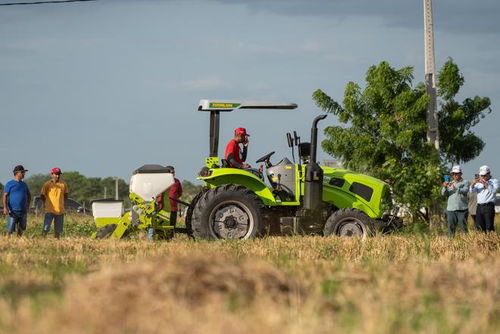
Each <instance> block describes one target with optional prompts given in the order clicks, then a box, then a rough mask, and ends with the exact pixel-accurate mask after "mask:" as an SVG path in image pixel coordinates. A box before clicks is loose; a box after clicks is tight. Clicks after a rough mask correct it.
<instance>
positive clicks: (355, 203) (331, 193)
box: [323, 185, 380, 218]
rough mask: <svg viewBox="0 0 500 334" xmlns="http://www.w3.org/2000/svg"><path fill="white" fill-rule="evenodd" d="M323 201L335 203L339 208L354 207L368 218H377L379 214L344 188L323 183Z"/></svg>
mask: <svg viewBox="0 0 500 334" xmlns="http://www.w3.org/2000/svg"><path fill="white" fill-rule="evenodd" d="M323 202H326V203H328V204H332V205H335V207H337V208H339V209H344V208H354V209H358V210H361V211H363V212H364V213H366V215H368V217H370V218H378V217H379V216H380V214H379V213H378V212H376V211H375V210H373V209H372V208H371V206H370V205H369V203H367V202H366V201H364V200H363V199H361V198H358V197H356V196H354V195H353V194H352V193H349V192H347V191H345V190H342V189H339V188H335V187H329V186H327V185H323Z"/></svg>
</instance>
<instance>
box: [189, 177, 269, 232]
mask: <svg viewBox="0 0 500 334" xmlns="http://www.w3.org/2000/svg"><path fill="white" fill-rule="evenodd" d="M263 210H264V205H263V204H262V202H261V201H260V199H259V198H258V197H257V196H256V195H255V194H254V193H253V192H252V191H250V190H249V189H247V188H245V187H243V186H240V185H234V184H227V185H223V186H219V187H216V188H212V189H210V190H208V191H207V192H205V193H204V194H203V195H202V196H201V197H200V199H199V200H198V202H197V203H196V206H195V207H194V210H193V215H192V219H191V223H192V228H193V235H194V237H195V238H202V239H209V240H215V239H252V238H256V237H259V236H261V235H263V231H264V221H263V214H262V211H263Z"/></svg>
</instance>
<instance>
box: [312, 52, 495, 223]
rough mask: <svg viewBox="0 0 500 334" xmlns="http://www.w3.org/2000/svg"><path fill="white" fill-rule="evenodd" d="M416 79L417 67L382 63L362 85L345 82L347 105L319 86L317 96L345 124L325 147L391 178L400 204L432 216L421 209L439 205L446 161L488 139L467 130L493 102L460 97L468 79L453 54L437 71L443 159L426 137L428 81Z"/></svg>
mask: <svg viewBox="0 0 500 334" xmlns="http://www.w3.org/2000/svg"><path fill="white" fill-rule="evenodd" d="M412 81H413V68H411V67H404V68H401V69H394V68H392V67H391V66H390V65H389V64H388V63H387V62H381V63H380V64H379V65H378V66H371V67H370V68H369V69H368V72H367V74H366V87H365V88H364V89H363V90H362V89H361V88H360V86H359V85H358V84H356V83H354V82H349V83H348V84H347V85H346V88H345V93H344V100H343V103H342V104H340V103H338V102H336V101H335V100H334V99H332V98H331V97H330V96H328V95H327V94H326V93H324V92H323V91H321V90H317V91H315V92H314V93H313V100H314V101H315V103H316V105H317V106H318V107H320V108H321V109H323V110H325V111H327V112H330V113H333V114H334V115H336V116H337V117H338V120H339V121H340V123H342V124H343V126H328V127H327V128H326V129H325V134H326V136H327V139H325V140H324V141H323V142H322V147H323V149H324V150H325V151H326V152H327V153H329V154H331V155H333V156H335V157H337V158H339V159H340V160H342V162H343V164H344V165H345V166H346V167H347V168H349V169H353V170H356V171H359V172H363V173H367V174H371V175H373V176H375V177H378V178H380V179H382V180H385V181H386V182H388V183H389V184H390V185H391V186H392V188H393V193H394V197H395V200H396V201H397V202H398V203H404V204H405V205H408V207H409V209H410V211H411V212H412V213H413V215H414V217H418V218H419V219H423V220H426V221H428V220H429V219H430V215H429V210H424V212H422V210H420V209H421V208H429V207H431V206H433V205H435V204H436V203H439V200H440V196H439V193H438V192H437V191H436V185H438V184H439V183H440V175H441V173H442V171H443V169H444V163H446V162H451V161H456V162H462V161H468V160H470V159H472V158H474V157H476V156H477V155H478V154H479V152H481V150H482V148H483V146H484V143H483V142H482V141H481V140H480V139H479V138H478V137H476V136H475V135H474V134H473V133H472V132H471V131H470V128H471V127H472V126H473V125H475V124H477V122H478V121H479V117H484V113H483V110H485V109H487V108H488V107H489V104H490V102H489V99H488V98H479V97H475V98H474V99H466V100H464V102H463V103H462V104H459V103H457V102H455V101H454V99H453V98H454V96H455V95H456V94H457V93H458V91H459V88H460V87H461V86H462V85H463V82H464V79H463V77H462V76H461V74H460V73H459V71H458V67H457V66H456V65H455V64H454V63H453V61H452V60H451V59H450V60H448V62H447V63H446V64H445V65H444V66H443V69H442V70H441V71H440V73H439V76H438V86H439V90H438V93H439V95H440V96H441V97H442V99H443V101H442V103H441V110H440V111H439V119H440V132H441V145H442V146H441V147H442V152H441V154H442V155H441V157H440V156H439V155H438V153H437V152H436V150H435V149H434V147H433V146H432V145H430V144H429V143H428V142H427V139H426V132H427V123H426V120H427V117H426V114H427V104H428V102H429V97H428V95H427V93H426V91H425V86H424V85H423V84H417V85H413V84H412ZM450 125H451V126H450ZM441 128H443V129H441Z"/></svg>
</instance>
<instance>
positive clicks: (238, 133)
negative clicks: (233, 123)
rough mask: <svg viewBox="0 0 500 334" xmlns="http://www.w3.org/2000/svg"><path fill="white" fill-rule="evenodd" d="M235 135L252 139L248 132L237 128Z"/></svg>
mask: <svg viewBox="0 0 500 334" xmlns="http://www.w3.org/2000/svg"><path fill="white" fill-rule="evenodd" d="M234 134H235V135H244V136H246V137H250V135H249V134H248V133H247V130H246V129H245V128H237V129H236V130H234Z"/></svg>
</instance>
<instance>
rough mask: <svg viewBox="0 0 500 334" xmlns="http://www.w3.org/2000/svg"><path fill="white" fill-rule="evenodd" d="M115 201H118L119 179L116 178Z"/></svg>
mask: <svg viewBox="0 0 500 334" xmlns="http://www.w3.org/2000/svg"><path fill="white" fill-rule="evenodd" d="M115 200H118V178H117V177H115Z"/></svg>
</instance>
